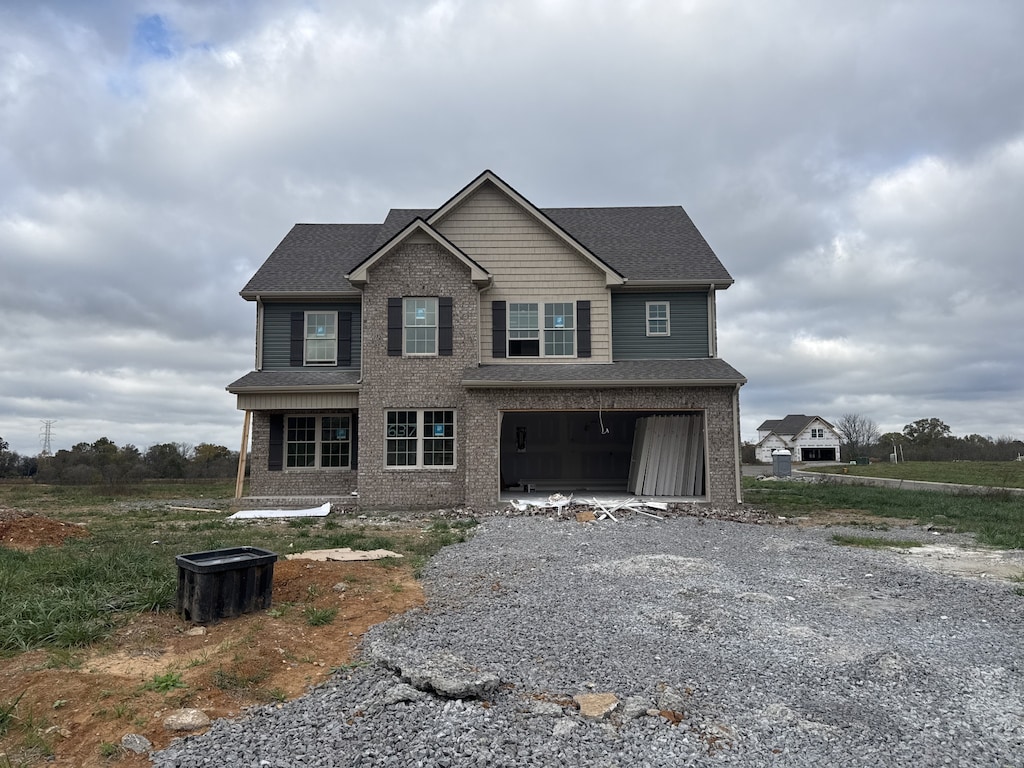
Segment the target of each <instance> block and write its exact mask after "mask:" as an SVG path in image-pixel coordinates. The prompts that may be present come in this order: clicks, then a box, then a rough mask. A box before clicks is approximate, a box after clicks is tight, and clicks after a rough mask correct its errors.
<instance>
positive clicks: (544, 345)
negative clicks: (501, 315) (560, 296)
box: [508, 301, 576, 357]
mask: <svg viewBox="0 0 1024 768" xmlns="http://www.w3.org/2000/svg"><path fill="white" fill-rule="evenodd" d="M575 355H576V314H575V304H574V303H573V302H571V301H564V302H547V303H543V304H542V303H539V302H537V303H534V302H510V303H509V305H508V356H509V357H575Z"/></svg>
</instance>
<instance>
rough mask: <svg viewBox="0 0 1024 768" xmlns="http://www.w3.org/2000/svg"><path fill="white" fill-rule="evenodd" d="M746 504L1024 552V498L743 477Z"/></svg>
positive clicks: (778, 511) (788, 515)
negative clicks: (894, 525) (946, 533)
mask: <svg viewBox="0 0 1024 768" xmlns="http://www.w3.org/2000/svg"><path fill="white" fill-rule="evenodd" d="M851 469H852V467H851ZM744 500H745V501H746V502H747V503H749V504H754V505H756V506H759V507H762V508H764V509H766V510H768V511H770V512H773V513H775V514H778V515H783V516H786V517H800V516H807V517H810V518H811V519H812V520H813V519H814V517H815V515H816V514H821V513H822V512H824V511H830V510H837V509H838V510H844V511H850V512H857V513H860V514H863V515H865V516H868V517H878V518H889V519H898V520H907V521H909V522H913V523H916V524H919V525H929V524H930V525H934V526H939V527H942V528H946V529H948V530H951V531H955V532H959V533H972V534H975V535H976V536H977V538H978V541H979V542H980V543H982V544H988V545H990V546H994V547H1005V548H1011V549H1024V499H1021V498H1019V497H1012V496H1009V495H998V494H997V495H991V496H990V495H965V494H959V495H957V494H947V493H939V492H937V491H907V490H900V489H896V488H873V487H868V486H859V485H842V484H840V483H837V482H833V483H829V482H821V483H804V482H784V481H772V482H761V481H758V480H756V479H754V478H744Z"/></svg>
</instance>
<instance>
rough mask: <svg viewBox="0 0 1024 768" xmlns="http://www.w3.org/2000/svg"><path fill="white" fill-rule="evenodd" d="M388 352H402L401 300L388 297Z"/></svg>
mask: <svg viewBox="0 0 1024 768" xmlns="http://www.w3.org/2000/svg"><path fill="white" fill-rule="evenodd" d="M388 354H389V355H391V356H392V357H396V356H397V357H400V356H401V354H402V300H401V299H388Z"/></svg>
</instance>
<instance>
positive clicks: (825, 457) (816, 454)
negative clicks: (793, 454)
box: [800, 448, 836, 461]
mask: <svg viewBox="0 0 1024 768" xmlns="http://www.w3.org/2000/svg"><path fill="white" fill-rule="evenodd" d="M800 458H801V459H802V460H803V461H835V460H836V449H835V448H801V449H800Z"/></svg>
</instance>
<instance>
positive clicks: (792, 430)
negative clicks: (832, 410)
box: [757, 414, 835, 436]
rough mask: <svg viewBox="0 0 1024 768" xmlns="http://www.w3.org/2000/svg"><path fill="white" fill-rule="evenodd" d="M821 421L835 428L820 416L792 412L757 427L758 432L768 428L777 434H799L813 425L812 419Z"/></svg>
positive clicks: (833, 428) (832, 428) (830, 427)
mask: <svg viewBox="0 0 1024 768" xmlns="http://www.w3.org/2000/svg"><path fill="white" fill-rule="evenodd" d="M815 420H817V421H820V422H821V423H823V424H824V425H825V426H826V427H828V428H829V429H831V430H835V427H833V426H832V425H831V424H829V423H828V422H827V421H825V419H823V418H821V417H820V416H804V415H803V414H790V415H789V416H787V417H786V418H784V419H774V420H773V419H768V420H767V421H765V422H764V423H763V424H762V425H761V426H760V427H758V428H757V431H758V432H763V431H765V430H768V431H770V432H774V433H775V434H776V435H779V436H782V435H799V434H800V433H801V432H803V431H804V430H805V429H807V427H809V426H810V425H811V422H812V421H815Z"/></svg>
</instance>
